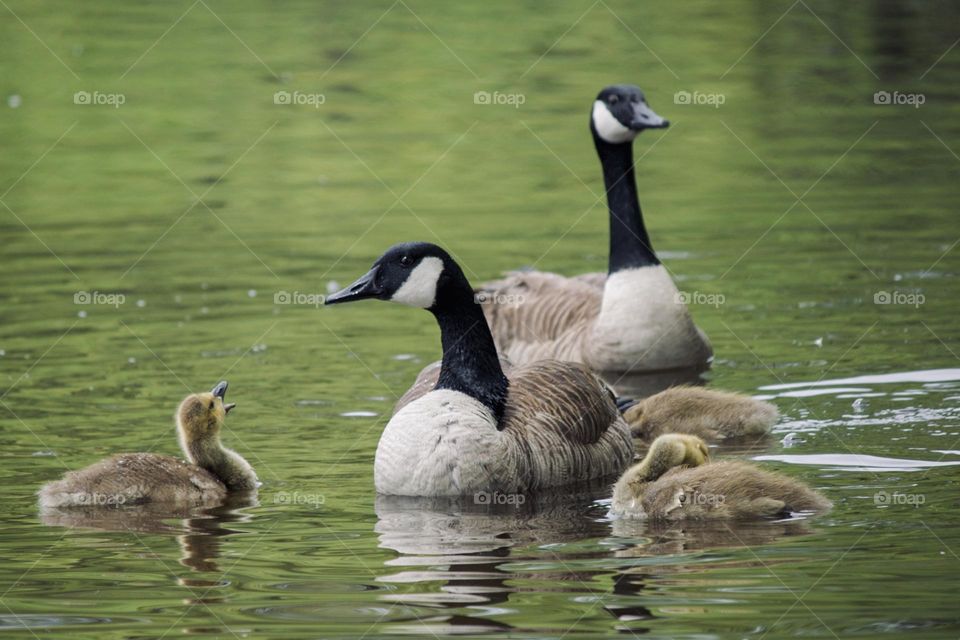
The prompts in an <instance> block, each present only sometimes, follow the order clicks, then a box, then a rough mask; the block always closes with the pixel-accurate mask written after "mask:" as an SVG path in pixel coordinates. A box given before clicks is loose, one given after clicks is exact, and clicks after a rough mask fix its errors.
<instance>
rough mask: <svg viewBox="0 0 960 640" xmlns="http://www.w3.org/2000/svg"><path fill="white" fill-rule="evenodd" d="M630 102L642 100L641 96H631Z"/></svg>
mask: <svg viewBox="0 0 960 640" xmlns="http://www.w3.org/2000/svg"><path fill="white" fill-rule="evenodd" d="M630 102H634V103H636V102H640V97H639V96H633V97H632V98H630Z"/></svg>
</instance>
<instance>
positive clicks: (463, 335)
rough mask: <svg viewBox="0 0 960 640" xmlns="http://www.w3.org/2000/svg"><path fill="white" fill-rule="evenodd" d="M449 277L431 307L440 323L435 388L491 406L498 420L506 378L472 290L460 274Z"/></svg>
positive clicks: (505, 396) (503, 405) (507, 383)
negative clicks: (439, 358) (440, 358)
mask: <svg viewBox="0 0 960 640" xmlns="http://www.w3.org/2000/svg"><path fill="white" fill-rule="evenodd" d="M451 280H453V281H450V282H447V283H446V284H445V286H442V287H440V288H439V289H438V291H437V300H436V302H435V303H434V306H433V307H431V308H430V311H432V312H433V315H434V316H435V317H436V318H437V323H438V324H439V325H440V342H441V344H442V345H443V361H442V363H441V366H440V378H439V380H438V381H437V385H436V387H434V388H435V389H451V390H453V391H459V392H461V393H465V394H467V395H468V396H470V397H472V398H474V399H476V400H477V401H479V402H481V403H482V404H484V405H485V406H486V407H487V408H488V409H490V411H491V412H492V413H493V415H494V417H495V418H496V419H497V423H498V424H499V423H500V421H501V419H502V418H503V413H504V410H505V408H506V404H507V389H508V387H509V382H508V380H507V377H506V376H505V375H504V373H503V368H502V367H501V366H500V357H499V356H498V355H497V347H496V345H495V344H494V342H493V335H492V334H491V333H490V327H489V326H488V325H487V319H486V318H485V317H484V315H483V310H482V309H481V308H480V305H479V304H478V303H477V302H476V300H475V299H474V293H473V290H472V289H471V288H470V285H469V283H468V282H467V280H466V278H464V277H463V276H460V277H459V278H453V279H451Z"/></svg>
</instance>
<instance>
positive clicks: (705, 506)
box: [611, 433, 831, 520]
mask: <svg viewBox="0 0 960 640" xmlns="http://www.w3.org/2000/svg"><path fill="white" fill-rule="evenodd" d="M709 459H710V455H709V453H708V450H707V444H706V443H705V442H704V441H703V440H701V439H700V438H698V437H696V436H691V435H686V434H676V433H671V434H667V435H662V436H660V437H659V438H657V439H656V440H654V441H653V444H652V445H651V446H650V451H649V452H648V453H647V455H646V457H645V458H644V459H643V460H642V461H641V462H639V463H638V464H636V465H634V466H633V467H631V468H630V469H628V470H627V471H626V472H625V473H624V474H623V476H622V477H621V478H620V479H619V480H618V481H617V483H616V484H615V485H614V487H613V504H612V509H611V510H612V512H613V513H614V514H615V515H620V516H624V517H628V518H653V519H664V520H684V519H691V520H697V519H708V518H741V519H749V518H772V517H776V516H782V515H788V514H789V513H790V512H793V511H826V510H827V509H829V508H830V507H831V504H830V501H829V500H827V499H826V498H824V497H823V496H822V495H820V494H819V493H817V492H816V491H814V490H813V489H811V488H810V487H808V486H806V485H805V484H803V483H802V482H799V481H797V480H794V479H793V478H789V477H787V476H784V475H782V474H779V473H775V472H773V471H765V470H763V469H759V468H757V467H755V466H754V465H752V464H749V463H746V462H739V461H732V460H725V461H720V462H709ZM675 467H680V468H675Z"/></svg>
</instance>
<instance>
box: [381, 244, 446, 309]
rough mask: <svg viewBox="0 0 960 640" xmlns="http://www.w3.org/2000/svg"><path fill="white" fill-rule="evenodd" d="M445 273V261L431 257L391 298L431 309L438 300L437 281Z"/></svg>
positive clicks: (415, 268) (420, 265)
mask: <svg viewBox="0 0 960 640" xmlns="http://www.w3.org/2000/svg"><path fill="white" fill-rule="evenodd" d="M442 272H443V260H441V259H440V258H435V257H433V256H429V257H426V258H424V259H423V260H421V261H420V264H418V265H417V266H416V267H414V269H413V271H411V272H410V275H409V276H407V279H406V280H405V281H404V283H403V285H402V286H401V287H400V288H399V289H397V292H396V293H394V294H393V297H391V298H390V301H391V302H399V303H400V304H405V305H408V306H411V307H420V308H422V309H429V308H430V307H432V306H433V303H434V301H435V300H436V298H437V281H438V280H439V279H440V274H441V273H442Z"/></svg>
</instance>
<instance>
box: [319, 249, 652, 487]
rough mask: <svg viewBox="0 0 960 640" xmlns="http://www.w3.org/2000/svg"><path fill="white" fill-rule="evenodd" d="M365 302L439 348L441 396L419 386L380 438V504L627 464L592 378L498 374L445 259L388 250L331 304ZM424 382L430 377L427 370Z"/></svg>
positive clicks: (580, 369) (555, 368) (605, 398)
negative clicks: (396, 313)
mask: <svg viewBox="0 0 960 640" xmlns="http://www.w3.org/2000/svg"><path fill="white" fill-rule="evenodd" d="M366 298H376V299H379V300H389V301H391V302H399V303H401V304H405V305H409V306H413V307H420V308H423V309H427V310H428V311H430V312H431V313H433V315H434V317H435V318H436V319H437V323H438V324H439V325H440V341H441V343H442V346H443V360H442V362H441V365H440V372H439V375H438V377H437V382H436V384H435V385H433V386H432V387H429V386H427V385H425V384H419V385H418V384H414V387H415V388H418V389H420V393H421V395H420V396H419V397H416V398H413V397H410V398H408V402H407V403H406V404H403V405H402V406H400V408H399V409H398V410H397V411H396V412H395V413H394V414H393V416H392V417H391V418H390V422H389V423H388V424H387V426H386V428H385V429H384V431H383V435H382V436H381V437H380V443H379V445H378V446H377V453H376V458H375V462H374V483H375V485H376V489H377V491H378V492H380V493H384V494H392V495H406V496H444V495H468V494H471V493H476V492H487V493H489V494H491V495H493V494H496V493H497V492H500V493H501V494H516V493H521V492H523V491H526V490H536V489H542V488H546V487H554V486H560V485H566V484H571V483H574V482H578V481H584V480H590V479H595V478H602V477H605V476H609V475H612V474H615V473H620V472H621V471H623V469H625V468H626V466H627V465H628V464H629V463H630V461H631V459H632V456H633V442H632V440H631V438H630V430H629V428H628V427H627V424H626V423H625V422H624V421H623V418H622V417H621V416H620V412H619V411H618V409H617V406H616V404H615V403H614V399H613V394H612V393H611V392H610V391H609V389H608V388H607V387H606V385H605V384H604V383H603V382H602V381H600V380H599V379H598V378H597V377H596V376H595V375H594V374H593V373H591V372H590V370H589V369H588V368H587V367H585V366H583V365H579V364H574V363H563V362H556V361H550V360H544V361H540V362H532V363H529V364H527V365H525V366H523V367H517V368H516V369H514V370H513V371H511V373H510V376H509V378H508V377H507V376H506V375H505V374H504V372H503V368H502V367H501V365H500V359H499V356H498V354H497V350H496V347H495V345H494V343H493V338H492V336H491V335H490V329H489V327H488V326H487V323H486V320H485V319H484V317H483V311H482V310H481V309H480V306H479V304H477V302H476V300H475V297H474V293H473V290H472V289H471V288H470V283H469V282H467V279H466V277H465V276H464V275H463V271H462V270H461V269H460V266H459V265H457V263H456V262H454V260H453V259H452V258H451V257H450V255H449V254H448V253H447V252H446V251H444V250H443V249H441V248H440V247H438V246H436V245H432V244H428V243H423V242H417V243H407V244H398V245H395V246H393V247H391V248H390V249H388V250H387V252H386V253H384V254H383V256H381V257H380V258H379V259H378V260H377V261H376V262H375V263H374V265H373V267H372V268H371V269H370V271H369V272H368V273H367V274H366V275H364V276H362V277H361V278H360V279H359V280H357V281H356V282H354V283H353V284H352V285H350V286H349V287H347V288H346V289H344V290H342V291H340V292H339V293H335V294H333V295H332V296H329V297H328V298H327V299H326V304H336V303H343V302H351V301H354V300H363V299H366ZM425 375H427V376H429V375H437V374H436V371H435V369H434V368H433V367H432V365H431V366H428V367H427V368H426V369H425V370H424V371H423V372H422V373H421V378H422V377H423V376H425Z"/></svg>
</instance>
